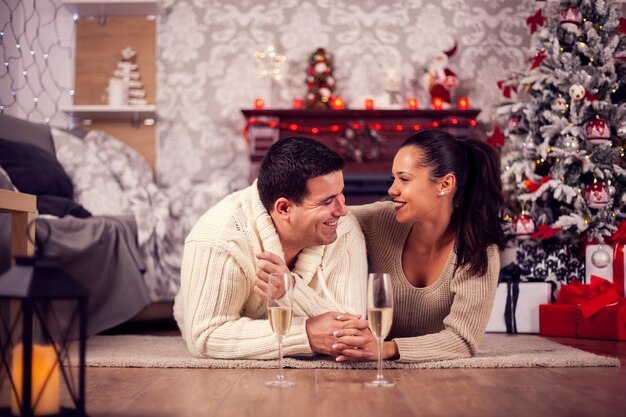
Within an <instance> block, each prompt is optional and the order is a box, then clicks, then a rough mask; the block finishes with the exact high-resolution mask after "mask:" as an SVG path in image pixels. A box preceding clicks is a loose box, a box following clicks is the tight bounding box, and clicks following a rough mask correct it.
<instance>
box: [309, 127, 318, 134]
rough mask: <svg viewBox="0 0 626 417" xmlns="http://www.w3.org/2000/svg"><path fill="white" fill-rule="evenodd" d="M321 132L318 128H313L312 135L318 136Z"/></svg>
mask: <svg viewBox="0 0 626 417" xmlns="http://www.w3.org/2000/svg"><path fill="white" fill-rule="evenodd" d="M319 131H320V130H319V129H318V128H316V127H313V128H311V133H313V134H317V133H319Z"/></svg>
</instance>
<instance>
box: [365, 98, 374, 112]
mask: <svg viewBox="0 0 626 417" xmlns="http://www.w3.org/2000/svg"><path fill="white" fill-rule="evenodd" d="M372 109H374V100H372V99H371V98H366V99H365V110H372Z"/></svg>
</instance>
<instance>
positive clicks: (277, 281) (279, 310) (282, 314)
mask: <svg viewBox="0 0 626 417" xmlns="http://www.w3.org/2000/svg"><path fill="white" fill-rule="evenodd" d="M268 284H269V285H268V293H267V318H268V320H269V322H270V326H271V328H272V333H274V335H275V336H276V339H277V340H278V375H277V376H276V379H274V380H273V381H268V382H266V383H265V385H267V386H268V387H293V386H294V385H296V384H295V383H293V382H291V381H287V380H286V379H285V377H284V376H283V337H285V335H286V334H287V333H288V332H289V328H290V327H291V316H292V314H293V281H292V278H291V274H289V273H271V274H270V279H269V283H268Z"/></svg>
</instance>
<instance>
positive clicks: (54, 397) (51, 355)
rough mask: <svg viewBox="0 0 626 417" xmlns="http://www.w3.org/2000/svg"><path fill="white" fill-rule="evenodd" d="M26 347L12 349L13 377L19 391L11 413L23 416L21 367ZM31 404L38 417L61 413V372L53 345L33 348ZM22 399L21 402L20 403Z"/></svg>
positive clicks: (16, 393)
mask: <svg viewBox="0 0 626 417" xmlns="http://www.w3.org/2000/svg"><path fill="white" fill-rule="evenodd" d="M23 351H24V348H23V346H22V344H21V343H20V344H18V345H17V346H15V347H14V348H13V357H12V360H11V375H12V376H13V382H14V383H15V387H16V389H17V391H14V392H13V395H12V396H11V412H12V413H13V414H14V415H17V416H19V415H20V407H19V404H21V402H22V400H23V395H22V384H23V382H22V377H23V375H22V372H23V369H22V365H23V356H24V353H23ZM32 357H33V361H32V364H33V368H32V386H31V393H32V404H36V405H35V406H34V410H33V412H34V414H35V415H36V416H40V415H47V414H58V413H59V411H60V409H61V395H60V394H61V393H60V382H61V381H60V371H59V362H58V361H57V355H56V352H55V351H54V346H52V345H33V356H32ZM18 399H19V402H18Z"/></svg>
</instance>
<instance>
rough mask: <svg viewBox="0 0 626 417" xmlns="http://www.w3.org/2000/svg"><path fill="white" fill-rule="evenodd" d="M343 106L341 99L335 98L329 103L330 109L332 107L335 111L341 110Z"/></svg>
mask: <svg viewBox="0 0 626 417" xmlns="http://www.w3.org/2000/svg"><path fill="white" fill-rule="evenodd" d="M344 106H345V104H344V102H343V99H342V98H341V97H335V98H333V99H332V101H331V102H330V107H332V108H333V109H335V110H343V108H344Z"/></svg>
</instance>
